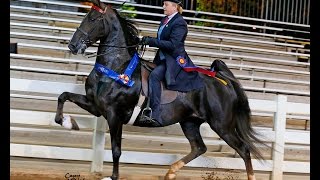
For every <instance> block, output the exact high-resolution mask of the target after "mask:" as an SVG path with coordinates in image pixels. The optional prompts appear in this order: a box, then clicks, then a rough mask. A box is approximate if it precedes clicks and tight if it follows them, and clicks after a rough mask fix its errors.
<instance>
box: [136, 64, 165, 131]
mask: <svg viewBox="0 0 320 180" xmlns="http://www.w3.org/2000/svg"><path fill="white" fill-rule="evenodd" d="M164 73H165V66H164V65H160V66H157V67H156V68H155V69H154V70H153V71H152V72H151V74H150V76H149V98H150V108H151V109H152V114H151V117H150V116H148V114H142V117H141V119H140V123H139V124H141V126H146V127H162V126H163V125H162V119H161V116H160V102H161V80H163V79H164Z"/></svg>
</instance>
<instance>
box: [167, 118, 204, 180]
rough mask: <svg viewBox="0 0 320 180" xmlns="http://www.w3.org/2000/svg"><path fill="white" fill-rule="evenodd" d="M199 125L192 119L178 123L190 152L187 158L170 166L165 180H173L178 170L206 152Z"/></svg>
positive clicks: (199, 123) (199, 122) (197, 121)
mask: <svg viewBox="0 0 320 180" xmlns="http://www.w3.org/2000/svg"><path fill="white" fill-rule="evenodd" d="M201 124H202V122H201V121H199V120H192V119H190V120H187V121H183V122H180V125H181V128H182V130H183V133H184V135H185V136H186V137H187V139H188V140H189V143H190V145H191V152H190V153H189V154H188V155H187V156H185V157H183V158H182V159H180V160H179V161H177V162H175V163H174V164H172V165H171V167H170V169H169V171H168V172H167V174H166V177H165V179H166V180H171V179H175V177H176V172H177V171H178V170H179V169H181V168H182V167H183V166H184V165H185V164H187V163H189V162H190V161H192V160H193V159H195V158H197V157H198V156H200V155H201V154H203V153H205V152H206V151H207V147H206V145H205V144H204V142H203V140H202V137H201V134H200V125H201Z"/></svg>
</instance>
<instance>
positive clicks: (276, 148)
mask: <svg viewBox="0 0 320 180" xmlns="http://www.w3.org/2000/svg"><path fill="white" fill-rule="evenodd" d="M275 100H276V103H277V111H276V112H275V113H274V119H273V121H274V122H273V124H274V128H273V130H274V131H275V141H274V143H273V150H272V159H273V169H272V175H271V180H282V176H283V161H284V135H285V131H286V114H287V112H286V110H287V96H284V95H278V96H276V98H275Z"/></svg>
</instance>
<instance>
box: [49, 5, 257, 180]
mask: <svg viewBox="0 0 320 180" xmlns="http://www.w3.org/2000/svg"><path fill="white" fill-rule="evenodd" d="M92 2H93V3H94V4H95V5H94V6H92V9H91V10H90V11H89V12H88V14H87V15H86V16H85V18H84V19H83V21H82V23H81V25H80V26H79V28H77V30H76V32H75V33H74V34H73V37H72V39H71V41H70V43H69V49H70V50H71V52H72V53H73V54H78V53H80V54H83V53H84V52H85V49H86V48H87V47H89V46H91V45H92V44H93V43H95V42H97V41H98V40H100V45H99V47H98V51H97V55H99V56H97V58H96V63H97V64H100V65H102V66H104V67H106V68H108V69H112V70H113V71H114V72H118V73H122V72H124V71H125V69H126V67H127V66H128V64H129V61H130V60H131V58H132V57H133V56H134V54H135V53H136V52H137V48H136V45H137V44H138V42H139V39H138V36H137V35H138V31H137V29H136V28H135V26H134V24H133V23H132V22H130V21H129V20H126V19H125V18H123V17H121V16H120V15H119V13H118V12H117V11H116V10H115V9H113V8H111V6H108V5H106V4H104V3H101V2H100V1H99V0H94V1H92ZM141 62H147V61H144V60H143V59H140V61H139V64H138V65H137V68H136V69H135V70H134V72H133V74H132V76H131V80H133V81H134V82H135V83H134V85H133V86H132V87H128V86H126V85H124V84H121V83H119V82H116V81H115V80H113V79H111V78H109V77H106V76H104V74H103V73H101V71H99V70H97V68H93V69H92V71H91V72H90V74H89V76H88V78H87V80H86V83H85V90H86V95H80V94H75V93H70V92H64V93H62V94H61V95H60V96H59V98H58V107H57V112H56V117H55V122H56V123H58V124H60V125H62V126H64V127H67V128H70V129H75V130H78V129H79V128H78V125H77V123H76V122H75V120H73V119H70V118H66V117H64V116H63V106H64V103H65V101H67V100H68V101H71V102H73V103H75V104H77V105H78V106H79V107H81V108H82V109H85V110H87V111H88V112H89V113H91V114H93V115H95V116H97V117H98V116H101V115H102V116H103V117H104V118H105V119H106V120H107V122H108V125H109V130H110V137H111V144H112V155H113V173H112V176H111V179H114V180H115V179H118V178H119V158H120V155H121V136H122V126H123V125H124V124H127V123H128V122H129V119H130V117H131V115H132V113H133V110H134V108H135V106H136V105H137V103H138V100H139V95H140V92H141V90H142V80H141V79H142V75H141V70H142V68H143V67H142V66H140V65H141ZM212 67H214V69H215V71H216V72H217V74H216V76H217V77H218V78H213V77H209V76H207V75H204V74H201V77H202V78H203V80H204V82H205V87H204V88H203V89H201V90H194V91H190V92H187V93H178V96H177V97H176V99H175V100H174V101H172V102H171V103H167V104H162V105H161V112H165V113H162V114H161V117H162V119H163V125H164V126H168V125H172V124H175V123H179V124H180V126H181V128H182V130H183V132H184V134H185V136H186V138H187V139H188V140H189V143H190V145H191V152H190V153H189V154H188V155H187V156H185V157H184V158H182V159H181V160H179V161H177V162H175V163H174V164H172V165H171V167H170V169H169V171H168V172H167V174H166V176H165V179H175V176H176V174H175V173H176V172H177V171H178V170H179V169H180V168H182V167H183V166H184V165H185V164H187V163H189V162H190V161H191V160H193V159H195V158H197V157H198V156H200V155H202V154H203V153H205V152H206V150H207V148H206V146H205V144H204V142H203V140H202V137H201V134H200V130H199V127H200V125H201V124H202V123H205V122H207V123H208V124H209V126H210V127H211V129H212V130H214V131H215V132H216V133H217V134H218V135H219V136H220V137H221V138H222V139H223V140H224V141H225V142H226V143H227V144H228V145H229V146H231V147H232V148H234V149H235V150H236V152H237V153H238V154H239V155H240V156H241V157H242V159H243V160H244V162H245V166H246V171H247V175H248V179H249V180H254V179H255V176H254V172H253V168H252V163H251V157H250V153H252V154H253V155H254V156H255V157H256V158H257V159H263V157H262V155H261V153H260V152H259V150H258V149H257V147H256V146H255V144H254V142H256V143H260V144H263V142H262V141H261V140H259V139H258V138H257V137H256V133H255V132H254V131H253V129H252V126H251V122H250V116H251V111H250V108H249V103H248V98H247V96H246V94H245V92H244V90H243V89H242V87H241V84H240V83H239V81H238V80H237V79H236V78H235V77H234V75H233V74H232V72H231V71H230V70H229V68H228V67H227V66H226V64H225V63H223V62H222V61H220V60H216V61H214V62H213V64H212ZM219 79H220V81H219ZM221 79H223V80H224V82H226V84H224V83H222V81H221ZM140 114H141V112H140ZM139 116H140V115H139ZM139 116H138V118H139ZM133 125H134V126H140V125H139V123H138V121H137V122H135V123H134V124H133Z"/></svg>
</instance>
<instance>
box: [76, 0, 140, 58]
mask: <svg viewBox="0 0 320 180" xmlns="http://www.w3.org/2000/svg"><path fill="white" fill-rule="evenodd" d="M91 9H94V10H96V11H98V12H99V13H101V14H103V15H104V14H105V13H106V11H107V9H108V6H106V8H105V9H104V10H102V9H101V8H100V7H98V6H96V5H93V6H92V7H91ZM77 30H79V31H80V32H81V33H82V34H84V35H85V37H86V38H85V40H81V42H82V43H85V44H87V43H92V41H91V40H90V37H89V34H88V33H87V32H85V31H84V30H82V29H81V28H80V27H78V28H77ZM97 44H99V45H102V46H107V47H114V48H126V49H128V48H133V47H135V48H136V49H137V47H138V46H139V45H140V44H139V43H137V44H135V45H130V46H111V45H108V44H102V43H97ZM141 50H142V51H143V54H144V51H145V45H143V46H141ZM91 54H94V53H90V54H86V55H84V56H85V57H87V58H91V57H96V56H103V55H105V54H107V53H101V54H96V55H91Z"/></svg>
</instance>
